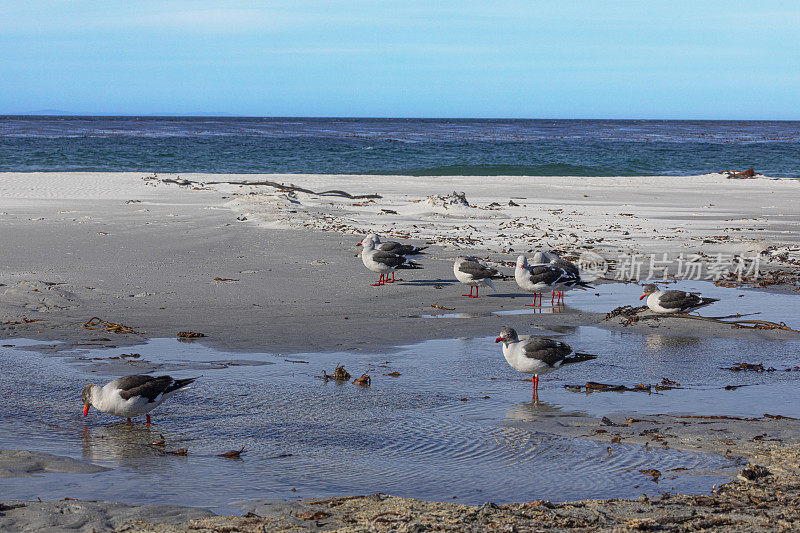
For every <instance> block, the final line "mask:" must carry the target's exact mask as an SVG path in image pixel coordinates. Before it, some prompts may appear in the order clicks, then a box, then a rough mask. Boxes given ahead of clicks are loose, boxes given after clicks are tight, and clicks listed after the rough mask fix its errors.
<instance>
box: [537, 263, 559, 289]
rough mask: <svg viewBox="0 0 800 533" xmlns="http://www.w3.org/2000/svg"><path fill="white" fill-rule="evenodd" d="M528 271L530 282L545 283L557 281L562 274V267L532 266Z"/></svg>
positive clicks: (550, 283)
mask: <svg viewBox="0 0 800 533" xmlns="http://www.w3.org/2000/svg"><path fill="white" fill-rule="evenodd" d="M528 272H530V280H531V283H546V284H547V285H552V284H553V283H556V282H558V281H559V280H561V278H562V277H563V275H564V270H563V269H561V268H559V267H554V266H546V265H537V266H532V267H530V268H529V269H528Z"/></svg>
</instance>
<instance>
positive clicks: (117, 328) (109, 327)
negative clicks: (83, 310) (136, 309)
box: [83, 316, 139, 335]
mask: <svg viewBox="0 0 800 533" xmlns="http://www.w3.org/2000/svg"><path fill="white" fill-rule="evenodd" d="M83 327H84V328H86V329H92V330H96V331H110V332H111V333H124V334H130V335H138V334H139V332H137V331H134V330H133V329H132V328H130V327H128V326H125V325H123V324H117V323H115V322H108V321H107V320H103V319H102V318H100V317H96V316H93V317H92V318H90V319H89V321H88V322H86V323H85V324H84V325H83Z"/></svg>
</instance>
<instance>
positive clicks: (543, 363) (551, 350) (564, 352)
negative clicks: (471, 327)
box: [494, 328, 597, 399]
mask: <svg viewBox="0 0 800 533" xmlns="http://www.w3.org/2000/svg"><path fill="white" fill-rule="evenodd" d="M494 342H502V343H503V357H505V358H506V361H508V364H509V365H511V368H513V369H514V370H516V371H518V372H522V373H524V374H533V379H532V381H533V396H534V399H538V398H537V397H538V391H539V376H541V375H544V374H549V373H550V372H553V371H554V370H558V369H559V368H561V367H562V366H564V365H569V364H573V363H582V362H584V361H589V360H591V359H595V358H596V357H597V356H596V355H589V354H575V355H573V356H572V357H568V356H569V355H570V354H571V353H572V348H570V347H569V345H568V344H566V343H563V342H560V341H554V340H553V339H548V338H547V337H539V336H536V335H530V336H524V337H522V338H520V337H519V336H518V335H517V332H516V331H514V329H513V328H503V329H502V330H501V331H500V336H499V337H497V338H496V339H495V341H494Z"/></svg>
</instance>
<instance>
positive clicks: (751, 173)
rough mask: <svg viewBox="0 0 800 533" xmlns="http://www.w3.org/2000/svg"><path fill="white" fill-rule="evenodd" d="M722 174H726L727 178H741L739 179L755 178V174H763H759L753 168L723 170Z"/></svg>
mask: <svg viewBox="0 0 800 533" xmlns="http://www.w3.org/2000/svg"><path fill="white" fill-rule="evenodd" d="M722 174H727V178H728V179H729V180H741V179H749V178H755V177H756V176H763V175H764V174H760V173H758V172H756V170H755V169H754V168H752V167H751V168H748V169H747V170H742V171H736V170H725V171H723V172H722Z"/></svg>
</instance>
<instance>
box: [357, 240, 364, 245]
mask: <svg viewBox="0 0 800 533" xmlns="http://www.w3.org/2000/svg"><path fill="white" fill-rule="evenodd" d="M363 245H364V241H361V242H360V243H358V244H356V246H363Z"/></svg>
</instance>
